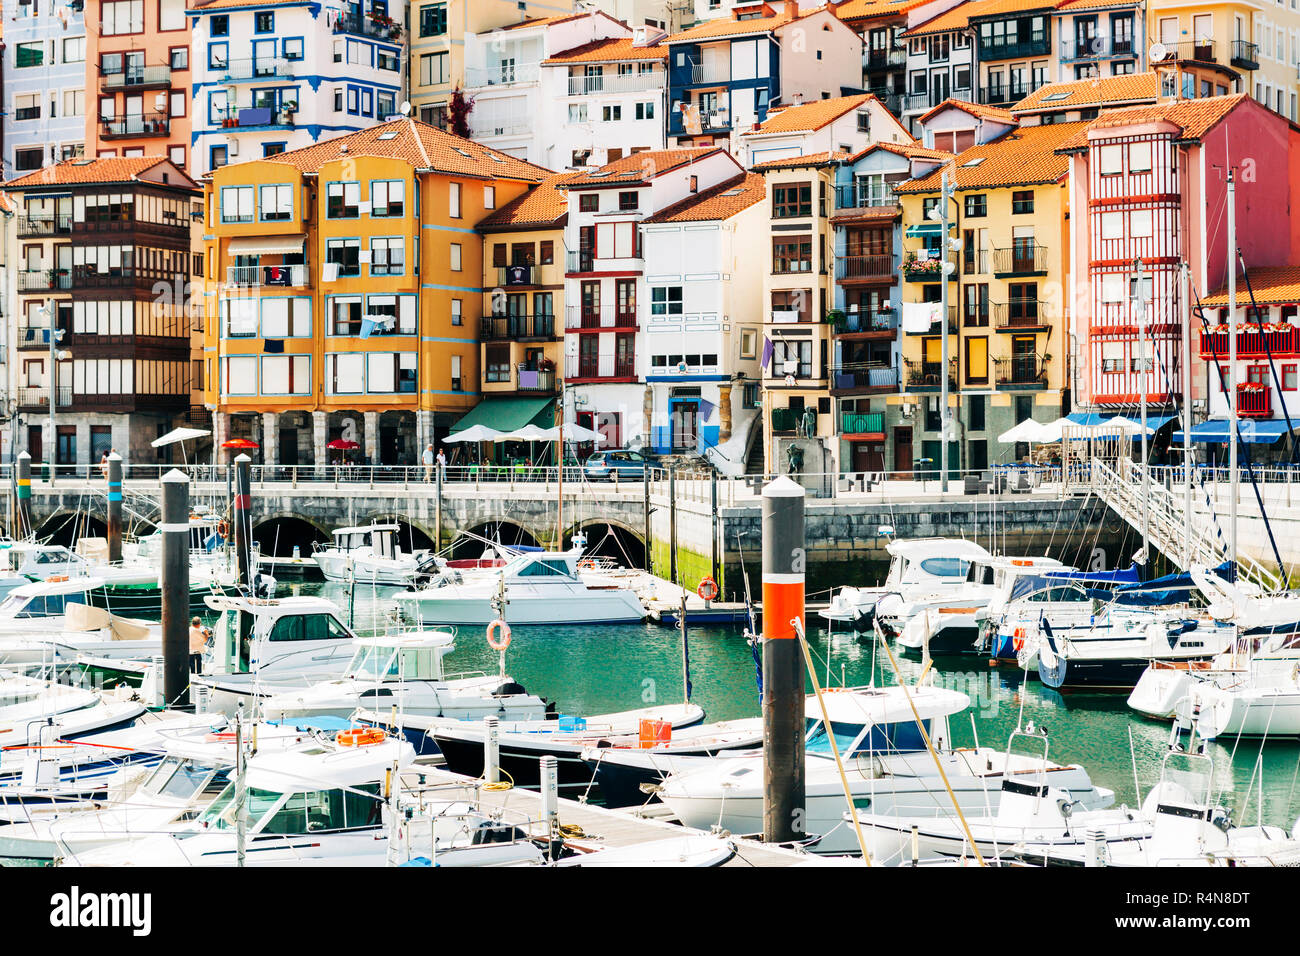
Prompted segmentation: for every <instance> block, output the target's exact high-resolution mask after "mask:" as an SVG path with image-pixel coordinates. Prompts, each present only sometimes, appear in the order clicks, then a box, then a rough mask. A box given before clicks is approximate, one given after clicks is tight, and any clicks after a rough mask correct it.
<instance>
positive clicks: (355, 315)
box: [326, 295, 361, 335]
mask: <svg viewBox="0 0 1300 956" xmlns="http://www.w3.org/2000/svg"><path fill="white" fill-rule="evenodd" d="M326 301H327V302H328V305H327V306H326V309H328V313H329V334H330V335H360V334H361V296H359V295H336V296H333V297H332V298H330V299H327V300H326Z"/></svg>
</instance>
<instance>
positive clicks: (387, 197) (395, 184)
mask: <svg viewBox="0 0 1300 956" xmlns="http://www.w3.org/2000/svg"><path fill="white" fill-rule="evenodd" d="M405 208H406V184H405V183H404V182H402V181H401V180H400V179H387V180H380V181H378V182H373V183H371V184H370V215H371V217H372V218H379V219H400V218H401V217H402V216H403V215H405Z"/></svg>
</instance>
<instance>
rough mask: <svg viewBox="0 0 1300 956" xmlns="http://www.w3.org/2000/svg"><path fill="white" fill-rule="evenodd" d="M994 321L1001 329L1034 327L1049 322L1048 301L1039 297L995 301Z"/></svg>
mask: <svg viewBox="0 0 1300 956" xmlns="http://www.w3.org/2000/svg"><path fill="white" fill-rule="evenodd" d="M993 323H994V325H996V326H997V328H999V329H1010V330H1013V331H1014V330H1015V329H1033V328H1040V327H1042V326H1044V325H1046V324H1047V303H1046V302H1043V301H1041V300H1039V299H1012V300H1011V301H1009V302H994V303H993Z"/></svg>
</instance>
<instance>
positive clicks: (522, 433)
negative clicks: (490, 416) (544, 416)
mask: <svg viewBox="0 0 1300 956" xmlns="http://www.w3.org/2000/svg"><path fill="white" fill-rule="evenodd" d="M550 431H551V429H546V428H539V427H537V426H536V425H525V426H524V427H522V428H516V429H515V430H514V431H512V432H502V433H501V434H500V435H497V437H496V438H494V439H492V440H493V441H555V439H554V438H552V437H550V435H549V434H548V432H550Z"/></svg>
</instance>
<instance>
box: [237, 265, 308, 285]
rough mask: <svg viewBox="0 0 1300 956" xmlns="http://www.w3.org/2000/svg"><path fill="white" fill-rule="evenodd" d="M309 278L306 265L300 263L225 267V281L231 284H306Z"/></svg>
mask: <svg viewBox="0 0 1300 956" xmlns="http://www.w3.org/2000/svg"><path fill="white" fill-rule="evenodd" d="M310 279H311V276H310V273H309V272H308V269H307V266H306V265H304V264H302V263H298V264H294V265H267V266H263V265H257V266H227V267H226V281H227V282H228V283H230V284H231V285H246V286H258V285H272V286H306V285H307V283H308V282H309V281H310Z"/></svg>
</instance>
